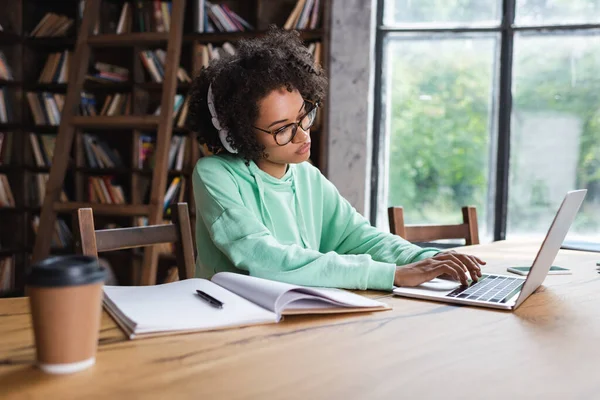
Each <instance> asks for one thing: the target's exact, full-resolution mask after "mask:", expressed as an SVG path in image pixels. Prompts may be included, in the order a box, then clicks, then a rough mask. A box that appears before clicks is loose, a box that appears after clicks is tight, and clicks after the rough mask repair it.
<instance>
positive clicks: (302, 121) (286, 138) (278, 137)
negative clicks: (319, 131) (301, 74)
mask: <svg viewBox="0 0 600 400" xmlns="http://www.w3.org/2000/svg"><path fill="white" fill-rule="evenodd" d="M304 108H305V109H306V110H308V111H307V112H305V113H304V115H303V116H301V117H300V118H299V119H298V122H292V123H291V124H287V125H285V126H282V127H281V128H279V129H277V130H274V131H268V130H266V129H261V128H258V127H256V126H254V127H253V128H255V129H258V130H259V131H262V132H265V133H268V134H269V135H273V137H274V138H275V143H277V144H278V145H279V146H285V145H286V144H288V143H289V142H291V141H292V140H294V137H295V136H296V133H297V132H298V127H300V128H302V130H303V131H307V130H308V129H310V127H311V126H312V125H313V124H314V123H315V117H316V116H317V109H318V108H319V102H316V103H313V102H312V101H308V100H304Z"/></svg>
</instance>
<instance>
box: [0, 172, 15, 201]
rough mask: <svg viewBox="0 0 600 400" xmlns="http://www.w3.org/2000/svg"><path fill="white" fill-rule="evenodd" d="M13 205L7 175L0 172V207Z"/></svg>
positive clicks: (13, 199)
mask: <svg viewBox="0 0 600 400" xmlns="http://www.w3.org/2000/svg"><path fill="white" fill-rule="evenodd" d="M14 206H15V198H14V197H13V194H12V190H11V189H10V183H9V182H8V177H7V176H6V175H5V174H0V207H14Z"/></svg>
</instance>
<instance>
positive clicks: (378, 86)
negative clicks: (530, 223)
mask: <svg viewBox="0 0 600 400" xmlns="http://www.w3.org/2000/svg"><path fill="white" fill-rule="evenodd" d="M516 1H517V0H502V7H501V12H502V15H501V16H500V24H499V25H497V26H491V27H480V26H474V27H467V26H464V27H463V26H459V27H448V26H439V27H435V26H434V25H433V24H432V25H431V26H427V27H420V26H419V27H405V28H401V27H390V26H385V25H384V23H383V21H384V8H385V7H384V6H385V4H384V3H385V0H377V13H376V29H375V77H374V96H375V99H374V103H373V104H374V106H373V116H374V118H373V153H372V165H371V203H370V210H369V211H370V219H371V223H372V224H374V225H375V224H376V221H377V211H378V207H379V204H378V201H379V199H380V198H381V196H382V195H383V193H382V189H383V187H384V185H383V184H382V181H381V180H382V179H386V178H387V174H386V175H383V173H384V172H385V171H386V170H385V168H386V167H385V166H383V162H384V160H382V158H383V155H384V154H385V145H386V140H387V138H386V135H385V133H384V132H382V129H384V128H385V126H386V123H387V122H386V120H385V117H386V115H385V114H384V111H385V104H384V101H383V96H382V94H383V89H382V83H383V72H384V71H383V68H384V62H385V55H384V44H385V40H386V38H387V37H388V36H389V35H390V34H392V35H393V34H395V33H404V34H407V33H408V34H413V35H427V34H446V35H453V34H454V35H458V34H464V33H470V34H474V35H476V34H485V33H490V32H491V33H496V34H499V36H500V52H499V54H498V57H499V61H500V63H499V72H498V74H499V77H498V81H497V84H498V86H497V88H494V89H495V90H493V93H494V95H495V96H496V98H495V99H494V101H495V102H496V104H497V106H496V108H497V110H496V112H495V113H493V114H492V115H493V116H494V117H495V118H497V119H496V121H493V122H494V123H495V125H496V126H497V132H495V134H492V136H491V138H492V140H494V139H495V140H496V142H495V143H494V144H493V146H494V148H495V154H492V157H494V159H495V171H494V172H495V173H494V174H493V175H494V176H495V180H494V182H492V183H491V185H490V186H491V187H490V191H491V193H490V196H491V197H492V198H493V199H494V207H493V218H490V221H493V240H494V241H496V240H504V239H506V229H507V221H508V187H509V164H510V139H511V131H510V128H511V116H512V73H513V54H514V39H515V33H517V32H531V33H534V34H535V33H539V34H544V33H553V32H559V31H560V32H562V31H564V32H566V33H568V32H571V31H588V30H598V29H600V23H596V24H590V23H581V24H563V25H560V24H548V25H522V26H515V12H516ZM496 61H498V60H496Z"/></svg>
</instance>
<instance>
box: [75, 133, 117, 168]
mask: <svg viewBox="0 0 600 400" xmlns="http://www.w3.org/2000/svg"><path fill="white" fill-rule="evenodd" d="M81 142H82V145H83V152H84V154H85V159H86V161H87V165H88V166H89V167H90V168H122V167H123V166H124V164H123V161H122V159H121V156H120V154H119V152H118V151H117V150H116V149H114V148H111V147H110V146H109V145H108V143H106V142H105V141H104V140H100V139H98V137H97V136H95V135H91V134H89V133H84V134H82V137H81Z"/></svg>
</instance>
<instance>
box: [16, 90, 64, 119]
mask: <svg viewBox="0 0 600 400" xmlns="http://www.w3.org/2000/svg"><path fill="white" fill-rule="evenodd" d="M25 97H26V98H27V102H28V103H29V108H30V109H31V113H32V115H33V120H34V122H35V124H36V125H60V116H61V112H62V109H63V106H64V103H65V96H64V95H62V94H58V93H49V92H41V93H35V92H27V93H26V95H25Z"/></svg>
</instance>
